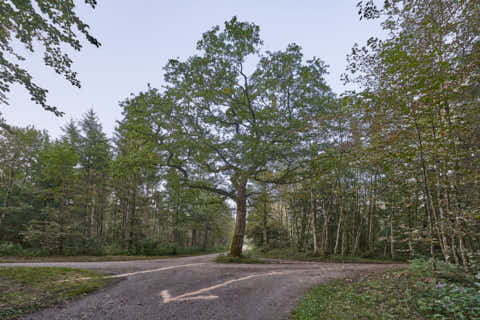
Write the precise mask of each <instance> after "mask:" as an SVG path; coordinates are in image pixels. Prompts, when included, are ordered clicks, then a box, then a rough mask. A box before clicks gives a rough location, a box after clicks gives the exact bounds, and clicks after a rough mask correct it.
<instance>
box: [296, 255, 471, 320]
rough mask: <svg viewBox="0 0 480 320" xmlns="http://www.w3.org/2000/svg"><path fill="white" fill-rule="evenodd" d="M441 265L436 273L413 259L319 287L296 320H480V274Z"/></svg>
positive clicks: (307, 298)
mask: <svg viewBox="0 0 480 320" xmlns="http://www.w3.org/2000/svg"><path fill="white" fill-rule="evenodd" d="M437 267H438V270H437V272H436V273H435V274H434V273H432V271H431V269H430V265H429V263H428V262H426V261H425V260H413V261H411V263H410V265H409V268H408V269H403V270H391V271H387V272H382V273H376V274H367V275H363V276H361V277H358V278H356V279H342V280H334V281H330V282H327V283H325V284H321V285H319V286H317V287H314V288H313V289H311V290H310V291H309V292H308V293H307V295H306V296H304V297H303V298H302V299H301V300H300V302H299V303H298V305H297V307H296V309H295V310H294V311H293V313H292V319H295V320H327V319H328V320H331V319H335V320H350V319H351V320H354V319H372V320H377V319H378V320H384V319H385V320H386V319H412V320H415V319H439V320H451V319H469V320H473V319H476V320H480V290H479V289H480V282H478V280H480V274H479V275H477V276H476V277H475V276H474V275H469V274H466V273H463V272H462V271H461V269H460V268H458V267H456V268H455V267H452V266H450V265H446V264H442V263H440V262H439V263H438V264H437ZM459 275H461V276H459ZM476 279H478V280H476Z"/></svg>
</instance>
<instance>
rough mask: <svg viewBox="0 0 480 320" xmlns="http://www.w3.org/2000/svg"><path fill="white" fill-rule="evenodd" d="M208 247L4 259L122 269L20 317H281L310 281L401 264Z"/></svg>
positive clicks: (108, 270)
mask: <svg viewBox="0 0 480 320" xmlns="http://www.w3.org/2000/svg"><path fill="white" fill-rule="evenodd" d="M215 256H216V255H206V256H196V257H185V258H173V259H160V260H143V261H125V262H58V263H53V262H49V263H15V264H13V263H9V264H8V266H14V265H18V266H19V265H24V266H65V267H74V268H82V269H91V270H96V271H100V272H106V273H110V274H116V275H123V276H124V277H125V280H124V281H120V282H118V283H115V284H114V285H112V286H108V287H106V288H104V289H101V290H99V291H97V292H95V293H93V294H91V295H88V296H86V297H84V298H81V299H77V300H75V301H73V302H70V303H67V304H65V305H61V306H57V307H53V308H49V309H46V310H43V311H41V312H37V313H34V314H31V315H28V316H25V317H23V318H22V319H35V320H39V319H45V320H46V319H48V320H52V319H156V320H157V319H182V320H189V319H208V320H210V319H224V320H229V319H238V320H256V319H262V320H267V319H276V320H277V319H288V317H289V314H290V311H291V310H292V309H293V308H294V306H295V304H296V302H297V301H298V299H299V298H300V297H301V296H303V295H304V294H305V292H306V291H307V290H308V289H309V288H311V287H312V286H314V285H315V284H318V283H321V282H325V281H327V280H330V279H334V278H346V277H353V276H355V275H356V274H358V273H362V272H377V271H382V270H386V269H390V268H396V267H403V266H402V265H387V264H352V263H322V262H298V263H292V262H290V263H288V264H282V263H276V264H248V265H247V264H217V263H215Z"/></svg>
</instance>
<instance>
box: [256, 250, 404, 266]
mask: <svg viewBox="0 0 480 320" xmlns="http://www.w3.org/2000/svg"><path fill="white" fill-rule="evenodd" d="M248 254H249V255H250V256H254V257H258V258H266V259H281V260H298V261H312V262H334V263H377V264H392V263H394V264H398V263H402V262H405V261H393V260H389V259H382V258H362V257H343V256H334V255H330V256H327V257H322V256H314V255H313V254H311V253H309V252H298V251H296V250H285V249H281V250H280V249H274V250H270V251H266V252H263V251H261V250H251V251H250V252H249V253H248Z"/></svg>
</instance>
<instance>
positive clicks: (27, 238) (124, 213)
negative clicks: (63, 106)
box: [0, 110, 233, 255]
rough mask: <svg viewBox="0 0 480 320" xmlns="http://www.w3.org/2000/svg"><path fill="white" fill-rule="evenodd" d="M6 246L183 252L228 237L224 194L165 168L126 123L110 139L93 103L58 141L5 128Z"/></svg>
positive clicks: (1, 235)
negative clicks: (187, 183) (186, 183)
mask: <svg viewBox="0 0 480 320" xmlns="http://www.w3.org/2000/svg"><path fill="white" fill-rule="evenodd" d="M0 130H1V131H0V186H1V188H0V251H1V253H3V254H60V255H64V254H124V253H130V254H151V255H154V254H160V255H161V254H175V253H182V252H192V251H196V250H198V251H199V250H205V249H211V248H215V247H220V246H226V245H228V242H229V240H230V233H231V230H232V221H233V220H232V215H231V209H230V208H229V207H228V206H227V204H226V203H225V201H224V199H222V198H220V197H217V196H215V195H211V194H208V193H205V192H202V191H199V190H191V189H186V188H184V187H183V186H182V185H181V184H180V182H179V179H178V176H177V173H176V172H174V171H171V170H161V169H158V168H157V167H156V165H155V163H154V162H152V161H151V158H152V157H151V154H149V153H148V150H144V149H142V146H141V144H139V143H138V142H137V141H133V140H131V139H130V138H129V133H128V130H125V129H124V126H123V124H122V123H120V124H119V125H118V127H117V129H116V131H115V137H114V139H112V140H110V139H108V138H107V137H106V135H105V133H104V132H103V131H102V127H101V125H100V123H99V120H98V119H97V117H96V115H95V113H94V112H93V111H92V110H90V111H88V112H87V113H86V114H85V115H84V117H83V118H82V119H81V120H80V121H79V122H75V121H70V122H69V123H68V124H67V125H66V126H65V127H64V128H63V135H62V136H61V137H60V138H59V139H52V138H51V137H49V135H48V133H47V132H45V131H39V130H36V129H34V128H32V127H27V128H18V127H11V126H5V127H4V128H2V129H0Z"/></svg>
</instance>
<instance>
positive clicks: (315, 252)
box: [310, 187, 318, 256]
mask: <svg viewBox="0 0 480 320" xmlns="http://www.w3.org/2000/svg"><path fill="white" fill-rule="evenodd" d="M310 210H311V214H312V235H313V255H314V256H316V255H318V243H317V205H316V202H315V199H314V197H313V187H312V188H311V189H310Z"/></svg>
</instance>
